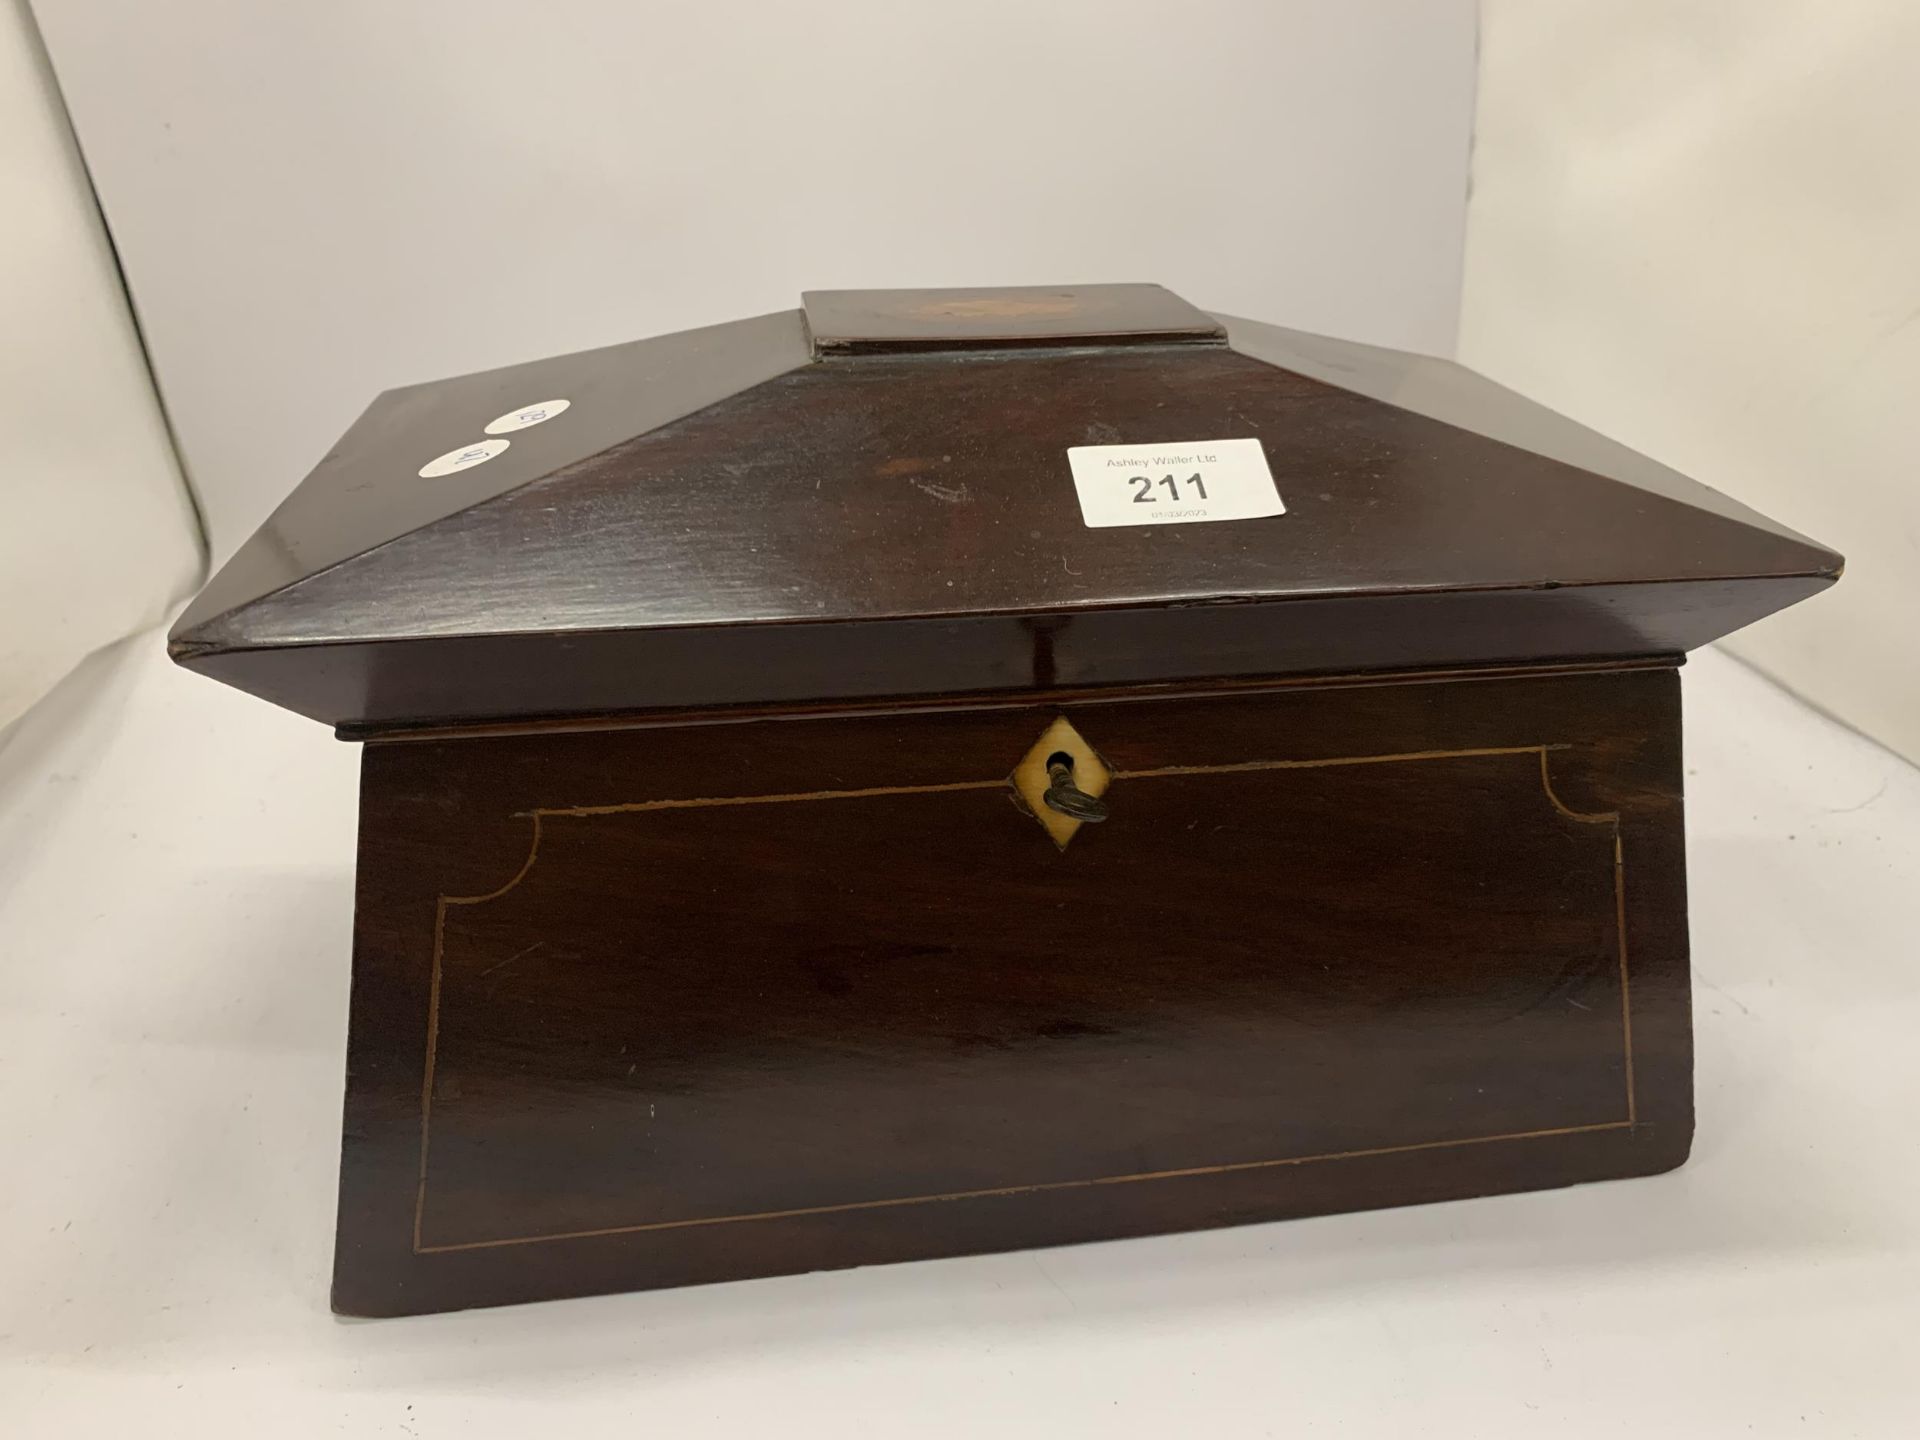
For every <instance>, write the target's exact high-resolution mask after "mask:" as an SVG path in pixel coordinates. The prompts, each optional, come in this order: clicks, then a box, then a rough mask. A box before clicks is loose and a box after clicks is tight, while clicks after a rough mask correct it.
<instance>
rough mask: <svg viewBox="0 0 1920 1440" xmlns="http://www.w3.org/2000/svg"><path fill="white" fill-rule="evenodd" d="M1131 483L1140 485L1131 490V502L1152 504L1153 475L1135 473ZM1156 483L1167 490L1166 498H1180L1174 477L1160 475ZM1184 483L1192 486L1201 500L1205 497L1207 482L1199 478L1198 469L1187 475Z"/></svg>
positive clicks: (1178, 483) (1178, 487) (1177, 484)
mask: <svg viewBox="0 0 1920 1440" xmlns="http://www.w3.org/2000/svg"><path fill="white" fill-rule="evenodd" d="M1133 483H1134V484H1135V485H1138V486H1139V487H1140V488H1139V489H1138V490H1136V491H1134V492H1133V503H1134V504H1136V505H1151V504H1153V487H1154V484H1155V481H1154V479H1153V477H1152V476H1151V475H1135V476H1134V477H1133ZM1158 483H1159V484H1160V486H1161V488H1162V489H1164V490H1165V491H1166V492H1167V498H1168V499H1170V500H1178V499H1179V498H1180V482H1179V481H1178V480H1176V479H1174V478H1173V476H1171V475H1162V476H1161V477H1160V479H1159V482H1158ZM1186 483H1187V484H1188V485H1190V486H1192V487H1193V491H1194V493H1195V494H1197V495H1198V496H1199V497H1200V498H1201V499H1202V500H1204V499H1206V498H1207V482H1206V481H1205V480H1202V479H1201V478H1200V474H1199V472H1198V471H1195V472H1194V473H1193V474H1191V475H1189V476H1188V477H1187V480H1186Z"/></svg>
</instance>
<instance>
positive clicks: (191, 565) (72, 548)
mask: <svg viewBox="0 0 1920 1440" xmlns="http://www.w3.org/2000/svg"><path fill="white" fill-rule="evenodd" d="M200 558H201V557H200V548H199V542H198V537H197V535H196V527H195V524H194V519H193V512H192V508H191V506H190V504H189V503H188V500H187V495H186V491H185V490H184V489H183V488H182V486H181V483H180V476H179V473H178V471H177V470H176V469H175V468H174V462H173V450H172V447H171V446H170V445H169V444H168V442H167V433H166V426H165V424H164V423H163V422H162V420H161V418H160V410H159V406H158V405H157V404H156V403H155V402H154V397H153V391H152V389H151V388H150V387H149V385H148V383H147V368H146V361H145V360H144V358H143V357H142V356H141V353H140V344H139V340H138V338H137V337H136V335H135V334H134V329H133V323H132V320H131V319H130V317H129V316H128V314H127V309H126V301H125V296H124V294H123V292H122V290H121V288H120V277H119V276H118V274H116V273H115V271H114V265H113V253H112V251H111V249H110V248H109V247H108V244H107V237H106V234H105V232H104V231H103V230H102V229H101V227H100V217H99V215H98V214H97V213H96V212H95V210H94V207H93V197H92V196H91V194H90V193H89V192H88V189H87V178H86V173H85V171H84V170H83V168H82V167H81V164H80V157H79V156H78V155H77V154H76V153H75V152H74V148H73V141H72V137H71V136H70V135H69V134H68V131H67V127H66V123H65V121H64V119H63V118H62V114H61V107H60V95H59V92H58V90H57V89H56V88H55V86H54V83H53V77H52V75H51V74H49V73H48V71H47V68H46V65H45V60H44V57H43V55H42V53H41V50H40V45H39V42H38V40H37V39H36V37H35V36H34V33H33V26H32V24H31V23H30V21H29V18H28V15H27V12H26V9H25V6H24V4H23V3H21V0H0V727H4V726H5V725H6V724H7V723H8V722H9V721H11V720H13V719H14V718H15V717H16V716H17V715H19V714H20V712H22V711H23V710H25V709H26V708H27V707H28V706H29V705H31V704H32V703H33V702H34V701H35V700H37V699H39V698H40V695H41V694H42V692H44V691H45V690H46V689H47V687H48V686H50V685H52V684H53V683H54V681H56V680H58V679H59V678H60V677H61V676H62V675H64V674H65V673H66V672H67V671H68V670H69V669H70V668H72V666H73V665H74V664H75V663H76V662H78V661H79V660H80V658H81V657H82V656H84V655H86V654H87V653H88V652H89V651H90V650H93V649H94V648H95V647H97V646H100V645H105V644H107V643H108V642H109V641H112V640H117V639H119V638H120V637H121V636H122V635H125V634H127V633H129V632H130V631H134V630H138V629H141V628H143V627H145V626H148V625H152V624H154V623H156V622H157V621H158V620H159V619H160V618H161V617H162V616H163V615H164V614H166V612H167V608H168V606H169V605H170V604H171V603H172V602H173V601H175V600H177V599H179V598H180V596H181V595H182V594H184V593H185V592H186V591H188V590H189V589H191V588H192V586H193V583H194V580H195V578H196V577H197V576H198V574H199V570H200Z"/></svg>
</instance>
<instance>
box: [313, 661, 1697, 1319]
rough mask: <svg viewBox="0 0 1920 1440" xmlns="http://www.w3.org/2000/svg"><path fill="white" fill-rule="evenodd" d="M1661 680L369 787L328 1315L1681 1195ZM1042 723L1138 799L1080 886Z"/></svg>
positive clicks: (468, 755)
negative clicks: (1617, 1192) (1463, 1205)
mask: <svg viewBox="0 0 1920 1440" xmlns="http://www.w3.org/2000/svg"><path fill="white" fill-rule="evenodd" d="M1673 680H1674V677H1673V676H1672V675H1670V674H1667V673H1661V672H1646V673H1633V674H1618V675H1610V676H1596V675H1587V676H1568V677H1558V678H1541V679H1532V680H1505V681H1472V682H1467V681H1462V682H1457V683H1451V684H1419V685H1401V686H1392V687H1371V688H1351V689H1325V690H1305V691H1303V690H1280V691H1273V692H1268V693H1242V692H1222V693H1213V694H1191V695H1186V696H1180V697H1170V698H1156V699H1153V700H1133V701H1102V702H1098V703H1096V702H1085V701H1082V702H1074V703H1067V704H1058V705H1041V706H1036V705H1023V706H1018V707H1000V708H990V709H978V710H952V711H940V712H923V713H919V714H900V715H886V716H881V715H876V716H866V717H854V718H820V719H784V720H762V721H757V722H753V723H737V724H713V725H702V726H688V727H683V728H644V729H626V730H609V731H601V732H593V733H575V734H558V733H556V734H548V735H542V736H525V737H515V738H474V739H463V740H453V741H431V742H424V741H423V742H406V743H393V744H387V745H382V746H378V747H375V748H373V749H372V750H370V753H369V756H368V798H367V807H368V808H367V836H366V841H365V856H364V858H363V911H362V930H361V947H360V953H359V955H358V957H357V961H356V1016H355V1048H356V1063H355V1067H354V1072H355V1084H356V1088H359V1089H362V1090H364V1091H365V1095H364V1097H363V1103H362V1104H361V1105H360V1107H359V1110H360V1113H359V1117H358V1123H356V1115H355V1106H354V1102H353V1099H352V1097H350V1107H349V1112H350V1113H349V1143H348V1151H347V1175H346V1177H345V1179H344V1181H343V1209H342V1233H343V1247H342V1262H341V1276H340V1279H341V1286H342V1293H341V1299H342V1301H343V1303H345V1304H346V1305H347V1306H348V1307H349V1308H371V1309H376V1310H377V1309H387V1308H436V1307H438V1306H441V1305H446V1304H462V1303H484V1302H486V1301H488V1300H495V1299H509V1298H522V1297H524V1296H531V1295H537V1294H551V1293H572V1292H574V1291H577V1290H582V1289H610V1288H621V1287H623V1286H630V1285H644V1284H660V1283H676V1282H678V1281H683V1280H692V1279H702V1278H719V1277H721V1276H726V1275H738V1274H753V1273H766V1272H769V1271H778V1270H792V1269H806V1268H814V1267H817V1266H825V1265H834V1264H851V1263H863V1262H865V1261H868V1260H874V1259H885V1258H904V1257H907V1256H912V1255H917V1254H943V1253H951V1252H953V1251H958V1250H968V1249H979V1248H992V1247H996V1246H1002V1245H1010V1244H1023V1243H1047V1242H1052V1241H1059V1240H1067V1239H1079V1238H1099V1237H1102V1236H1105V1235H1111V1234H1126V1233H1136V1232H1138V1231H1142V1230H1152V1229H1168V1228H1179V1227H1181V1226H1186V1225H1197V1224H1211V1223H1222V1222H1226V1221H1231V1220H1236V1219H1247V1218H1258V1217H1259V1216H1261V1215H1279V1214H1291V1213H1301V1212H1302V1211H1306V1210H1319V1209H1334V1208H1351V1207H1353V1206H1360V1205H1369V1204H1384V1203H1393V1202H1395V1201H1399V1200H1406V1199H1422V1198H1435V1197H1436V1196H1437V1195H1440V1194H1456V1193H1460V1194H1471V1193H1485V1192H1488V1191H1492V1190H1499V1189H1509V1188H1522V1187H1524V1186H1526V1185H1528V1184H1551V1183H1565V1182H1566V1181H1567V1180H1570V1179H1578V1178H1586V1177H1588V1176H1592V1175H1599V1174H1610V1173H1628V1172H1630V1171H1633V1170H1636V1169H1637V1170H1645V1169H1655V1168H1661V1167H1662V1166H1663V1165H1666V1164H1671V1163H1674V1162H1675V1161H1677V1159H1678V1158H1679V1157H1680V1156H1681V1155H1683V1154H1684V1151H1685V1144H1686V1134H1687V1131H1688V1129H1689V1127H1690V1113H1689V1106H1688V1104H1687V1098H1686V1078H1685V1077H1686V1058H1687V1057H1686V1025H1685V1013H1684V1004H1685V1000H1684V930H1683V923H1684V922H1683V907H1682V905H1681V903H1680V882H1679V874H1678V864H1679V846H1678V821H1679V808H1678V779H1677V776H1676V775H1675V774H1674V773H1673V772H1674V765H1673V756H1674V752H1675V749H1676V741H1677V732H1676V728H1675V717H1674V714H1673V699H1674V685H1673ZM1062 718H1064V719H1065V720H1067V722H1068V723H1069V724H1070V725H1071V726H1072V727H1073V729H1074V731H1075V732H1077V735H1078V737H1079V740H1080V742H1082V743H1084V745H1085V746H1086V747H1090V748H1091V750H1092V751H1093V752H1097V756H1098V759H1099V760H1100V761H1102V762H1104V765H1105V768H1106V769H1107V770H1108V771H1110V772H1111V779H1110V783H1109V784H1108V786H1107V788H1106V790H1105V793H1104V795H1103V797H1102V799H1103V801H1104V803H1105V804H1106V806H1107V807H1108V809H1109V812H1110V814H1109V818H1108V819H1106V820H1105V821H1104V822H1103V823H1099V824H1084V825H1081V826H1080V827H1079V828H1078V829H1076V830H1073V831H1072V832H1071V833H1070V834H1069V835H1067V836H1065V837H1064V838H1065V843H1064V844H1062V843H1060V842H1061V839H1062V836H1061V835H1060V833H1059V832H1060V830H1061V828H1062V827H1059V826H1058V825H1056V826H1054V827H1052V828H1049V827H1048V826H1045V825H1043V824H1042V823H1041V821H1040V819H1039V818H1037V817H1036V815H1035V813H1033V807H1031V806H1030V805H1029V803H1028V802H1027V801H1025V800H1023V799H1022V797H1021V796H1020V794H1019V793H1018V792H1017V791H1016V789H1015V788H1014V787H1013V786H1012V785H1011V784H1010V783H1009V780H1008V776H1009V774H1010V773H1011V772H1013V771H1014V770H1015V768H1016V766H1017V765H1018V764H1019V762H1021V760H1022V759H1023V757H1024V756H1025V755H1026V754H1027V753H1028V751H1029V750H1030V749H1031V748H1032V747H1033V746H1035V745H1036V743H1039V742H1040V741H1041V737H1042V733H1043V731H1046V730H1047V729H1048V727H1049V726H1050V725H1052V724H1054V723H1055V722H1057V721H1058V720H1060V719H1062ZM1676 999H1677V1002H1678V1006H1679V1009H1678V1013H1677V1015H1676V1012H1675V1002H1676ZM370 1017H372V1018H370ZM401 1057H404V1060H402V1059H401ZM375 1253H378V1254H381V1255H384V1256H385V1257H386V1258H385V1260H384V1261H382V1262H379V1263H373V1262H371V1260H370V1257H371V1256H372V1255H373V1254H375ZM396 1266H397V1267H399V1269H400V1271H402V1272H403V1273H404V1275H405V1277H406V1283H405V1285H404V1287H400V1288H397V1287H396V1286H395V1285H394V1283H393V1282H394V1278H395V1271H394V1267H396Z"/></svg>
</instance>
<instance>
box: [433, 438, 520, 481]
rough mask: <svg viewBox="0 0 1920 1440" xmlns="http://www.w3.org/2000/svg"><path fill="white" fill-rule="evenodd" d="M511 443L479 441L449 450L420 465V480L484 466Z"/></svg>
mask: <svg viewBox="0 0 1920 1440" xmlns="http://www.w3.org/2000/svg"><path fill="white" fill-rule="evenodd" d="M512 443H513V442H512V441H511V440H481V441H479V442H477V443H475V444H472V445H462V446H461V447H460V448H459V449H458V450H449V451H447V453H446V454H444V455H442V456H441V457H440V458H439V459H437V460H429V461H428V462H427V463H426V464H424V465H422V466H421V467H420V478H421V479H422V480H438V479H439V478H440V477H441V476H442V475H452V474H456V473H457V472H459V471H461V470H471V469H472V468H473V467H474V466H476V465H484V464H486V463H487V461H489V460H491V459H493V457H494V456H496V455H498V454H499V453H500V452H501V451H502V450H504V449H506V448H507V446H509V445H511V444H512Z"/></svg>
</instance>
